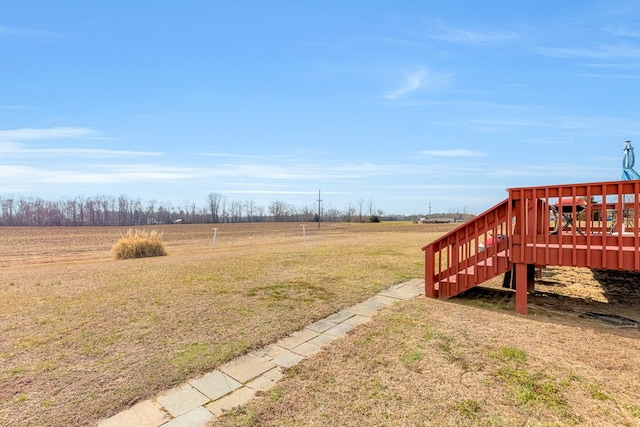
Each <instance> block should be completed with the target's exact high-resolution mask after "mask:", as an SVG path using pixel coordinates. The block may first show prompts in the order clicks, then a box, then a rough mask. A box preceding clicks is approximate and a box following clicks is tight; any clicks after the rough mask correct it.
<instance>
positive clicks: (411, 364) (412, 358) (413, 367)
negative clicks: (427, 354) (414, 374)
mask: <svg viewBox="0 0 640 427" xmlns="http://www.w3.org/2000/svg"><path fill="white" fill-rule="evenodd" d="M423 355H424V349H423V348H413V349H410V350H407V351H406V352H405V353H404V354H403V355H402V356H401V358H400V362H401V363H402V364H403V365H404V366H405V367H406V368H407V369H409V370H410V371H418V370H419V369H418V365H419V364H420V361H422V358H423Z"/></svg>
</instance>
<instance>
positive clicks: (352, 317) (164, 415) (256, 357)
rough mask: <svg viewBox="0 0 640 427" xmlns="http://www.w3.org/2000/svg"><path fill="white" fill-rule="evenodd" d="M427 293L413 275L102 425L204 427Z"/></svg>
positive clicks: (116, 416) (142, 403)
mask: <svg viewBox="0 0 640 427" xmlns="http://www.w3.org/2000/svg"><path fill="white" fill-rule="evenodd" d="M419 295H424V281H423V280H422V279H412V280H409V281H407V282H404V283H400V284H397V285H394V286H392V287H390V288H389V289H386V290H384V291H382V292H380V293H378V294H376V295H375V296H373V297H371V298H369V299H368V300H366V301H364V302H361V303H359V304H356V305H354V306H352V307H350V308H347V309H345V310H342V311H339V312H337V313H335V314H332V315H330V316H329V317H326V318H324V319H322V320H319V321H317V322H315V323H312V324H310V325H308V326H307V327H305V328H304V329H302V330H299V331H297V332H294V333H293V334H291V335H289V336H288V337H285V338H283V339H281V340H280V341H278V342H276V343H274V344H271V345H268V346H266V347H264V348H262V349H259V350H256V351H253V352H251V353H248V354H246V355H244V356H241V357H239V358H237V359H235V360H232V361H231V362H228V363H226V364H224V365H222V366H220V367H219V368H218V369H216V370H215V371H213V372H210V373H208V374H205V375H203V376H201V377H199V378H195V379H192V380H189V381H187V382H186V383H184V384H182V385H181V386H179V387H176V388H174V389H171V390H168V391H165V392H163V393H161V394H159V395H158V396H156V397H155V398H153V399H149V400H145V401H143V402H140V403H137V404H136V405H134V406H133V407H131V408H129V409H127V410H125V411H123V412H120V413H119V414H116V415H114V416H113V417H111V418H108V419H105V420H102V421H101V422H100V423H99V424H98V427H129V426H131V427H159V426H162V427H201V426H204V425H205V424H206V423H207V422H208V421H209V420H210V419H212V418H213V417H217V416H220V415H222V413H223V411H226V410H229V409H232V408H234V407H236V406H240V405H243V404H245V403H247V402H248V401H249V400H251V398H252V397H253V396H254V395H255V393H256V392H257V391H258V390H262V391H264V390H268V389H269V388H271V387H273V386H274V385H275V384H276V382H277V381H278V380H279V379H280V378H282V376H283V369H285V368H290V367H292V366H295V365H296V364H298V363H299V362H300V361H301V360H303V359H305V358H307V357H309V356H311V355H313V354H314V353H316V352H318V351H319V350H320V349H322V347H324V346H326V345H328V344H330V343H331V342H333V341H334V340H335V339H337V338H340V337H341V336H343V335H345V334H346V333H347V332H349V331H350V330H351V329H353V328H355V327H356V326H358V325H361V324H363V323H365V322H368V321H369V320H371V318H372V317H373V316H375V315H376V313H378V311H379V310H381V309H382V308H384V307H386V306H388V305H391V304H394V303H396V302H398V301H406V300H410V299H413V298H415V297H417V296H419Z"/></svg>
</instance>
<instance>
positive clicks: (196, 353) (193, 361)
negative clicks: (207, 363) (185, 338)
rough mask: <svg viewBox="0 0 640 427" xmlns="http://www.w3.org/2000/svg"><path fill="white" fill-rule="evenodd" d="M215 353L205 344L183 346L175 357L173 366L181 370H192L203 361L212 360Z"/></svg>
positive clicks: (197, 343)
mask: <svg viewBox="0 0 640 427" xmlns="http://www.w3.org/2000/svg"><path fill="white" fill-rule="evenodd" d="M214 357H215V353H214V352H213V351H212V350H211V349H210V348H209V346H208V345H207V344H205V343H201V342H196V343H191V344H186V345H184V346H182V348H181V349H180V350H178V353H177V354H176V355H175V356H174V358H173V360H172V364H173V365H174V366H176V367H177V368H179V369H181V370H190V369H191V368H192V367H193V366H197V365H198V364H199V363H201V362H202V360H206V359H212V358H214Z"/></svg>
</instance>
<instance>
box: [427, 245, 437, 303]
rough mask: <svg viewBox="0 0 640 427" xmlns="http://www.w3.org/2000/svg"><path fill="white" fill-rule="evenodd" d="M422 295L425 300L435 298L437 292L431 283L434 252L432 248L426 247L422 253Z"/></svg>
mask: <svg viewBox="0 0 640 427" xmlns="http://www.w3.org/2000/svg"><path fill="white" fill-rule="evenodd" d="M424 259H425V262H424V295H425V296H426V297H427V298H437V297H438V292H436V290H435V284H434V283H433V270H434V269H435V265H434V264H435V259H434V250H433V247H432V246H427V247H426V249H425V252H424Z"/></svg>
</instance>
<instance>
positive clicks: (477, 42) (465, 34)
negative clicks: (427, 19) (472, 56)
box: [422, 22, 522, 46]
mask: <svg viewBox="0 0 640 427" xmlns="http://www.w3.org/2000/svg"><path fill="white" fill-rule="evenodd" d="M427 25H428V26H429V27H430V29H428V30H426V31H424V32H423V33H422V35H423V36H425V37H427V38H429V39H433V40H441V41H445V42H449V43H454V44H460V45H466V46H492V45H496V44H504V43H508V42H512V41H514V40H517V39H520V38H522V34H520V33H518V32H514V31H497V30H489V31H482V30H477V29H468V28H453V27H450V26H449V25H448V24H446V23H445V22H431V23H428V24H427Z"/></svg>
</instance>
